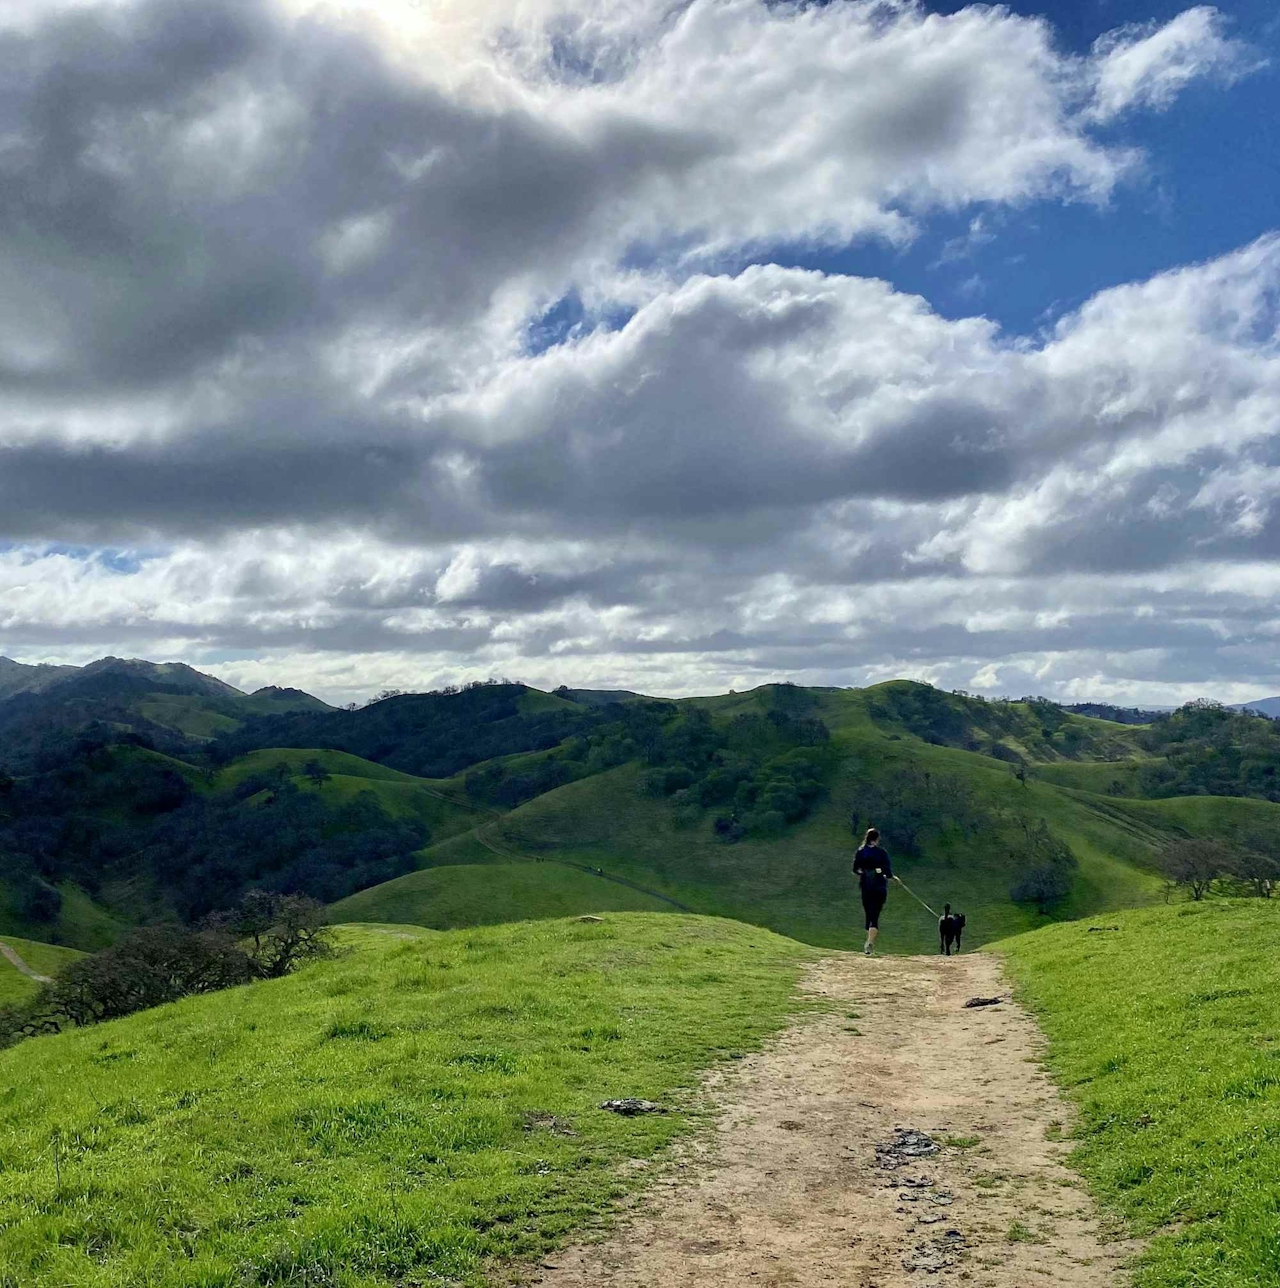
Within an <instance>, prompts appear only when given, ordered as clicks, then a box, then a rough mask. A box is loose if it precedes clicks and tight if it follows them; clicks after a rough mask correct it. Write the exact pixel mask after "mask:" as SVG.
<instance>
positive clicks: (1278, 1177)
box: [1000, 900, 1280, 1288]
mask: <svg viewBox="0 0 1280 1288" xmlns="http://www.w3.org/2000/svg"><path fill="white" fill-rule="evenodd" d="M1095 927H1096V929H1095ZM1277 944H1280V901H1277V902H1272V901H1261V900H1250V901H1247V902H1244V901H1211V902H1204V903H1187V904H1179V905H1175V906H1172V907H1168V908H1153V909H1148V910H1143V911H1138V912H1127V913H1121V914H1110V915H1108V916H1107V917H1106V918H1103V919H1099V920H1097V921H1094V922H1088V921H1086V922H1080V923H1074V924H1071V925H1061V926H1052V927H1049V928H1046V929H1044V930H1039V931H1036V932H1035V933H1034V934H1030V935H1026V936H1021V937H1019V938H1016V939H1012V940H1009V941H1008V942H1007V943H1004V944H1001V945H1000V949H1001V951H1002V952H1003V953H1005V954H1006V956H1007V958H1008V960H1009V962H1010V966H1011V969H1012V971H1013V973H1014V976H1015V978H1016V979H1017V981H1018V983H1019V986H1020V989H1021V991H1022V993H1023V995H1024V996H1025V998H1026V1000H1027V1001H1028V1002H1030V1004H1031V1005H1032V1007H1033V1008H1034V1009H1035V1011H1036V1012H1037V1014H1038V1015H1039V1017H1040V1020H1041V1023H1042V1024H1043V1026H1044V1028H1045V1030H1046V1032H1047V1033H1048V1036H1049V1041H1050V1050H1049V1057H1050V1064H1051V1066H1052V1068H1053V1070H1054V1071H1055V1073H1056V1074H1057V1076H1058V1078H1059V1079H1060V1081H1061V1082H1062V1083H1063V1085H1064V1086H1065V1087H1066V1088H1067V1090H1068V1092H1069V1093H1070V1095H1071V1096H1072V1098H1073V1099H1074V1100H1075V1101H1076V1102H1077V1104H1078V1105H1079V1107H1080V1114H1081V1121H1080V1126H1079V1129H1078V1132H1077V1136H1078V1140H1079V1144H1078V1147H1077V1149H1076V1151H1075V1154H1074V1156H1073V1157H1074V1161H1075V1164H1076V1166H1077V1167H1078V1168H1079V1169H1080V1170H1081V1171H1082V1172H1083V1173H1084V1174H1085V1176H1086V1177H1087V1178H1088V1179H1089V1181H1090V1183H1091V1185H1092V1187H1093V1189H1094V1191H1095V1193H1097V1194H1098V1196H1099V1197H1100V1198H1101V1199H1102V1200H1103V1201H1104V1203H1106V1204H1107V1205H1108V1206H1110V1207H1111V1208H1112V1209H1113V1210H1114V1211H1116V1212H1118V1213H1120V1214H1121V1215H1122V1216H1123V1217H1124V1218H1125V1219H1126V1220H1127V1221H1128V1222H1130V1224H1131V1225H1132V1227H1133V1228H1134V1229H1135V1230H1136V1231H1137V1232H1139V1233H1144V1234H1145V1233H1151V1232H1156V1237H1155V1238H1154V1239H1153V1240H1152V1242H1151V1244H1150V1247H1149V1249H1148V1251H1147V1252H1146V1254H1145V1255H1144V1257H1143V1259H1142V1266H1141V1270H1140V1271H1139V1273H1138V1275H1137V1278H1136V1281H1135V1283H1136V1288H1193V1286H1197V1288H1198V1286H1201V1285H1213V1288H1256V1286H1257V1285H1261V1284H1275V1283H1280V958H1278V957H1277V953H1276V948H1277Z"/></svg>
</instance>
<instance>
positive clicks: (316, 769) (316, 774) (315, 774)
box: [302, 756, 332, 791]
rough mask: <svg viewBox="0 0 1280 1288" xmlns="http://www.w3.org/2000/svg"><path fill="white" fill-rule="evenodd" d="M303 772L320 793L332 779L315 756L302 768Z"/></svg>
mask: <svg viewBox="0 0 1280 1288" xmlns="http://www.w3.org/2000/svg"><path fill="white" fill-rule="evenodd" d="M302 772H303V773H304V774H305V775H306V776H307V777H308V778H309V779H311V781H312V782H313V783H314V784H315V787H316V791H319V790H320V789H321V788H322V787H323V786H324V785H325V783H327V782H328V781H329V779H330V778H331V777H332V775H331V774H330V773H329V771H328V770H327V769H326V768H325V767H324V765H322V764H321V763H320V761H319V760H317V759H316V758H315V757H314V756H312V757H311V759H310V760H308V761H307V763H306V764H305V765H303V766H302Z"/></svg>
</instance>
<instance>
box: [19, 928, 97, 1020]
mask: <svg viewBox="0 0 1280 1288" xmlns="http://www.w3.org/2000/svg"><path fill="white" fill-rule="evenodd" d="M0 938H3V939H4V942H5V943H6V944H8V945H9V947H10V948H12V949H13V951H14V952H15V953H17V954H18V956H19V957H21V958H22V960H23V961H24V962H26V963H27V965H28V966H30V967H31V969H32V970H33V971H35V972H36V974H38V975H53V974H55V973H56V972H57V971H59V970H60V969H61V968H62V967H63V966H65V965H66V964H67V963H68V962H70V961H74V960H75V959H76V958H77V957H79V956H80V954H79V953H78V952H76V951H75V950H74V949H72V948H59V947H57V946H56V945H54V944H42V943H40V942H38V941H37V940H34V939H18V938H17V937H16V936H13V935H4V936H0ZM39 987H40V985H39V984H37V983H36V982H35V980H33V979H31V977H30V976H28V975H24V974H23V973H22V972H21V971H20V970H19V969H18V968H17V967H16V966H15V965H14V964H13V963H12V962H11V961H10V960H9V959H8V958H7V957H4V956H0V1006H13V1005H15V1004H16V1003H19V1002H25V1001H26V1000H27V999H28V998H30V997H32V996H34V994H35V992H36V990H37V989H38V988H39Z"/></svg>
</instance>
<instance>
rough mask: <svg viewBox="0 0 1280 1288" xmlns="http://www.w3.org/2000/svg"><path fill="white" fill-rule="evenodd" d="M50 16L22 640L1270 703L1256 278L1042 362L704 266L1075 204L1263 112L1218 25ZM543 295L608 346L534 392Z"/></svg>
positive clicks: (1278, 376) (1267, 302)
mask: <svg viewBox="0 0 1280 1288" xmlns="http://www.w3.org/2000/svg"><path fill="white" fill-rule="evenodd" d="M73 7H75V8H76V9H77V10H78V12H77V16H76V20H75V22H74V23H70V22H68V21H67V20H66V18H65V11H67V10H68V6H65V5H62V6H58V5H45V6H43V7H41V6H34V7H33V6H25V7H22V8H21V12H19V11H18V10H12V12H13V13H17V14H18V17H17V18H16V19H13V18H12V17H11V16H10V15H11V9H9V8H0V42H5V44H4V51H5V53H6V55H7V57H6V59H0V69H2V70H0V78H5V79H3V81H2V83H0V90H3V93H0V139H3V140H4V141H5V142H4V147H3V150H0V213H4V212H6V211H8V212H10V213H12V212H15V211H16V212H21V219H20V220H19V219H17V216H16V215H15V217H14V220H11V221H10V222H9V223H4V222H0V284H2V285H3V288H4V289H3V291H0V514H3V523H2V524H0V538H4V539H7V540H9V541H10V542H11V545H10V546H8V547H6V548H0V651H9V652H11V653H14V654H18V655H20V656H22V657H24V658H37V657H41V656H50V655H55V654H56V655H59V656H73V657H84V656H89V655H90V654H92V653H94V652H105V651H113V652H136V653H147V654H152V655H181V656H184V657H186V658H187V659H189V660H191V661H194V662H197V663H202V664H205V665H208V666H209V667H210V668H211V669H213V670H215V671H216V672H217V673H218V674H220V675H222V676H224V678H227V679H229V680H232V681H233V682H236V683H242V684H257V683H266V682H290V683H298V684H303V685H308V686H312V687H315V688H317V689H319V690H320V691H322V692H323V693H325V694H326V695H327V696H332V697H339V698H345V697H350V696H359V695H361V694H363V693H367V692H369V691H372V690H376V689H378V688H381V687H384V686H390V687H418V686H421V685H428V684H433V683H441V682H447V681H453V680H458V679H467V678H475V677H476V676H478V675H479V676H482V675H486V674H490V673H497V674H503V673H505V674H516V675H520V676H522V677H523V678H526V679H528V680H531V681H541V682H544V683H559V682H561V681H568V682H571V683H583V684H597V685H599V686H601V687H631V688H641V689H644V688H650V689H654V690H657V691H664V692H673V691H675V692H688V691H696V690H703V691H705V690H709V689H714V688H720V687H729V686H735V687H742V686H743V685H744V684H745V683H748V682H750V681H752V680H753V679H754V680H756V681H760V680H764V679H770V678H778V677H779V676H783V675H788V674H791V675H795V676H796V677H797V678H808V679H812V680H816V681H826V682H840V683H854V682H863V681H866V680H868V679H871V678H875V677H879V676H883V675H886V674H894V673H906V674H918V675H925V676H930V677H934V678H938V679H940V680H943V681H946V682H950V683H957V684H981V685H987V684H990V685H991V686H994V685H996V684H999V685H1002V686H1011V687H1015V688H1016V687H1017V686H1018V685H1022V684H1025V685H1026V686H1027V687H1028V688H1031V687H1036V686H1041V685H1043V686H1050V685H1056V686H1059V688H1061V689H1062V690H1063V691H1066V689H1065V687H1064V686H1067V685H1069V683H1070V681H1071V676H1072V675H1073V674H1076V675H1079V674H1085V675H1091V676H1093V675H1096V676H1099V677H1110V678H1109V679H1106V683H1107V684H1111V685H1116V686H1121V687H1123V686H1124V685H1126V684H1128V685H1130V686H1131V688H1132V690H1133V691H1134V692H1138V691H1140V690H1141V686H1142V685H1144V684H1147V683H1148V682H1154V680H1153V678H1152V677H1154V676H1156V675H1157V674H1159V675H1163V676H1164V677H1165V678H1166V679H1167V680H1168V682H1169V683H1170V684H1179V683H1184V682H1185V683H1190V682H1191V681H1190V680H1188V679H1185V677H1183V676H1181V675H1180V673H1179V667H1180V666H1181V665H1182V664H1183V663H1182V661H1180V659H1188V658H1191V657H1198V658H1200V659H1201V664H1202V665H1203V659H1205V658H1212V659H1217V661H1216V662H1215V664H1217V665H1221V666H1222V667H1224V668H1230V667H1237V668H1245V667H1248V668H1252V671H1251V674H1263V673H1264V672H1265V673H1266V674H1270V671H1269V668H1270V665H1271V663H1270V662H1269V660H1267V659H1269V657H1270V653H1269V652H1268V651H1267V650H1266V649H1265V648H1264V646H1263V644H1261V643H1258V644H1257V645H1256V652H1255V653H1253V654H1251V653H1250V649H1251V648H1254V645H1253V644H1251V643H1250V641H1258V640H1262V639H1263V638H1264V636H1265V637H1266V638H1268V639H1269V638H1270V637H1269V636H1267V635H1266V632H1267V631H1269V630H1271V629H1272V628H1271V626H1270V625H1269V623H1270V621H1271V615H1270V610H1269V608H1268V607H1267V603H1266V601H1267V599H1268V597H1269V596H1270V595H1272V594H1273V592H1274V587H1273V585H1272V580H1271V579H1270V578H1269V577H1268V576H1266V575H1264V574H1263V573H1262V572H1261V571H1259V570H1261V569H1265V568H1267V567H1269V566H1270V565H1269V563H1268V561H1269V560H1270V559H1271V558H1272V557H1273V556H1274V554H1275V553H1276V546H1277V524H1276V523H1275V522H1274V521H1273V519H1272V511H1273V507H1274V504H1275V498H1276V495H1277V493H1278V492H1280V487H1278V486H1277V484H1276V482H1275V479H1276V476H1277V471H1280V460H1277V459H1275V456H1276V454H1275V451H1274V447H1273V444H1274V439H1275V427H1276V425H1277V423H1280V367H1278V365H1277V364H1278V363H1280V359H1278V358H1277V353H1276V346H1275V322H1276V317H1275V305H1274V299H1275V291H1276V290H1277V287H1278V286H1280V241H1277V239H1275V238H1264V239H1262V240H1260V241H1258V242H1256V243H1254V244H1253V245H1251V246H1248V247H1245V248H1242V249H1241V250H1240V251H1238V252H1237V253H1235V254H1233V255H1228V256H1224V257H1222V258H1220V259H1218V260H1216V261H1213V262H1211V263H1207V264H1202V265H1196V266H1191V267H1188V268H1185V269H1182V270H1178V271H1176V272H1171V273H1166V274H1161V275H1158V276H1156V277H1154V278H1153V279H1151V280H1149V281H1146V282H1139V283H1135V284H1133V285H1131V286H1126V287H1122V288H1119V289H1116V290H1112V291H1106V292H1103V293H1100V294H1099V295H1097V296H1095V297H1094V298H1093V299H1091V300H1089V301H1087V302H1086V303H1085V304H1084V306H1083V307H1082V308H1081V309H1079V310H1078V311H1077V312H1076V313H1075V314H1073V315H1071V316H1070V317H1068V318H1066V319H1064V320H1063V321H1062V322H1061V323H1060V324H1059V325H1058V326H1057V327H1056V329H1055V330H1054V331H1053V333H1052V334H1050V335H1049V336H1047V337H1046V338H1044V339H1043V340H1042V341H1036V342H1032V341H1030V340H1019V339H1014V338H1011V337H1007V336H1004V335H1002V334H1001V333H1000V331H999V329H998V328H997V327H996V326H995V325H994V324H993V323H992V322H990V321H989V320H987V319H985V318H982V317H970V318H962V319H958V320H957V319H948V318H945V317H943V316H941V315H940V314H939V313H938V312H936V311H935V310H934V309H933V308H932V307H931V306H930V304H929V303H928V302H927V301H926V300H924V299H922V298H920V297H918V296H914V295H908V294H905V293H903V292H901V291H897V290H895V289H894V288H893V287H892V286H891V285H890V284H888V283H885V282H880V281H872V280H865V279H858V278H853V277H847V276H838V275H825V274H822V273H817V272H802V271H799V270H794V269H787V268H782V267H779V266H777V265H773V264H764V265H760V266H756V267H751V268H748V269H746V270H744V271H738V270H737V269H736V268H734V269H732V270H729V269H726V268H725V265H726V264H728V265H733V264H736V263H738V262H740V260H741V257H742V256H744V255H747V254H755V255H758V256H762V257H763V256H766V255H767V252H768V250H769V248H770V247H776V246H777V245H778V244H779V243H783V242H798V243H804V244H807V245H816V244H829V245H838V246H844V245H846V244H848V243H851V242H853V241H856V240H857V239H859V238H868V237H875V238H881V239H885V240H887V241H889V242H891V243H894V242H897V243H901V242H904V241H906V240H909V239H910V238H911V237H913V236H914V235H915V234H916V232H917V230H918V229H919V228H920V227H922V226H924V225H925V224H927V222H928V220H929V219H930V218H931V216H932V215H933V214H934V213H935V212H937V211H938V210H941V209H946V210H957V211H959V210H963V211H964V212H965V217H966V218H967V219H968V221H969V222H968V227H969V233H968V236H967V237H966V238H964V239H961V240H960V241H957V242H956V243H955V244H954V245H953V246H952V247H951V250H950V252H948V254H949V255H950V257H952V258H960V257H963V255H964V254H966V253H967V252H969V251H971V250H973V249H974V248H975V247H977V246H978V245H980V244H982V243H983V242H984V241H985V240H986V239H987V238H989V237H991V236H992V235H993V230H998V229H999V228H1000V227H1002V223H1001V220H1006V219H1008V218H1009V217H1010V216H1009V213H1008V212H1009V211H1010V210H1013V209H1017V208H1020V207H1021V206H1023V205H1024V204H1025V203H1027V202H1029V201H1033V200H1045V199H1053V200H1067V201H1079V200H1083V201H1097V202H1102V201H1104V200H1105V199H1106V198H1107V196H1108V195H1109V194H1110V193H1111V192H1112V191H1113V190H1114V188H1115V186H1116V185H1117V183H1119V182H1120V181H1121V180H1122V178H1123V177H1124V176H1125V175H1126V174H1128V173H1129V172H1130V171H1131V170H1132V169H1133V168H1134V165H1135V161H1136V159H1137V158H1136V154H1135V153H1134V152H1133V150H1132V149H1131V148H1129V147H1128V146H1127V145H1126V144H1125V143H1124V141H1123V139H1121V140H1120V141H1119V142H1111V141H1109V140H1107V141H1104V140H1102V139H1100V138H1099V137H1098V136H1097V135H1096V134H1095V133H1094V132H1093V131H1094V128H1095V126H1096V125H1097V124H1098V123H1099V122H1100V121H1102V120H1103V119H1104V118H1105V119H1106V120H1111V119H1112V118H1115V117H1116V116H1117V115H1118V114H1119V113H1121V112H1122V111H1123V110H1124V109H1126V108H1128V107H1134V106H1151V107H1162V106H1165V105H1167V103H1168V102H1169V101H1170V100H1171V98H1172V96H1173V95H1174V94H1176V93H1177V92H1178V91H1179V90H1180V89H1181V88H1182V87H1183V86H1184V85H1186V84H1188V83H1189V82H1190V80H1191V79H1193V78H1194V77H1196V76H1217V77H1222V76H1224V75H1228V74H1230V75H1235V74H1238V73H1239V72H1241V71H1242V70H1243V69H1244V67H1245V65H1246V63H1245V58H1244V55H1243V54H1242V53H1241V51H1240V50H1239V48H1238V47H1237V46H1235V45H1233V44H1232V43H1231V42H1230V41H1229V40H1228V38H1227V37H1226V36H1225V35H1224V34H1223V30H1224V29H1223V26H1222V22H1221V19H1220V18H1219V16H1218V15H1217V14H1216V11H1213V10H1207V9H1192V10H1189V11H1187V13H1185V14H1183V15H1181V16H1180V17H1178V18H1176V19H1174V20H1173V21H1172V22H1171V23H1169V24H1167V25H1166V26H1165V27H1162V28H1150V29H1149V28H1144V29H1142V30H1141V31H1137V30H1131V29H1125V30H1124V31H1121V32H1120V33H1117V34H1115V35H1114V36H1113V37H1112V38H1111V39H1109V40H1108V41H1105V42H1103V43H1102V44H1101V45H1100V46H1099V47H1098V48H1097V49H1096V50H1095V51H1094V53H1093V55H1092V56H1091V57H1089V58H1084V59H1080V58H1075V57H1072V56H1069V55H1067V54H1064V53H1062V52H1061V51H1060V49H1059V47H1058V46H1057V45H1056V44H1055V42H1054V38H1053V36H1054V33H1053V32H1052V29H1051V28H1050V27H1049V26H1048V25H1047V24H1046V23H1044V22H1042V21H1039V20H1033V19H1028V18H1024V17H1019V16H1017V15H1015V14H1013V13H1011V12H1010V11H1008V10H1007V9H1004V8H1000V7H976V6H975V7H972V8H969V9H966V10H963V11H961V12H959V13H956V14H952V15H948V16H941V15H933V14H928V13H926V12H925V10H924V9H923V8H922V7H918V6H916V5H913V4H908V3H890V4H884V3H870V2H868V3H863V2H862V0H836V2H835V3H831V4H827V5H789V4H765V3H763V0H690V2H688V3H678V4H677V3H672V4H669V5H662V4H652V3H649V0H643V2H642V0H596V2H594V3H586V2H585V0H517V2H515V3H498V0H485V2H484V3H481V2H480V0H465V2H464V0H432V3H430V4H427V3H422V4H417V3H409V2H408V0H405V2H404V3H399V2H397V3H392V2H391V0H381V2H380V3H378V4H377V5H373V4H365V3H354V4H353V3H345V4H342V5H338V4H329V3H325V4H321V5H317V4H314V3H311V0H287V2H286V0H279V3H277V2H276V0H271V2H270V3H268V2H267V0H261V2H258V3H255V2H254V0H234V2H232V0H209V3H207V4H204V5H202V6H200V7H199V11H198V14H196V11H194V10H193V9H192V8H191V6H190V5H188V4H186V3H177V2H176V0H145V2H144V0H136V2H135V0H120V2H119V3H115V4H113V5H112V6H110V7H105V6H102V5H94V4H89V3H86V4H81V5H78V6H73ZM193 14H196V17H193ZM33 15H35V16H33ZM197 19H198V20H197ZM86 32H89V33H90V35H91V36H92V37H93V38H92V39H89V38H87V37H86V35H85V33H86ZM48 68H61V69H63V70H62V71H60V72H59V73H58V75H59V76H62V77H64V78H70V81H64V80H58V79H57V78H56V77H54V76H53V73H52V72H49V73H48V74H47V75H46V73H45V70H44V69H48ZM24 69H25V70H24ZM71 82H74V83H75V84H76V85H77V86H78V90H77V93H76V94H74V95H60V94H59V93H58V92H56V91H57V86H58V85H59V84H63V83H71ZM40 113H43V115H40ZM55 178H56V182H53V179H55ZM975 207H980V208H981V209H979V210H975V209H974V208H975ZM19 226H21V228H23V229H24V230H26V231H25V232H24V233H23V235H22V236H17V235H14V234H12V233H10V232H6V231H3V230H5V229H12V228H16V227H19ZM32 229H34V230H35V231H34V232H32V231H31V230H32ZM980 286H981V283H976V284H975V291H976V289H978V288H980ZM575 292H576V294H577V297H578V298H579V299H580V300H581V302H582V305H583V307H584V308H585V309H586V310H587V312H588V314H589V315H590V316H591V318H593V319H594V320H596V321H598V320H600V319H602V318H610V319H612V320H611V321H610V322H609V324H608V326H604V325H602V326H600V327H599V328H598V329H594V330H593V329H592V325H590V324H589V325H587V326H584V327H583V328H582V330H581V331H580V332H579V333H577V334H576V335H575V336H574V338H573V339H571V340H570V341H569V342H567V343H562V344H559V345H556V346H554V347H552V348H550V349H549V350H548V351H546V352H542V353H536V354H534V353H529V352H527V351H526V341H527V338H528V327H529V323H530V318H531V317H533V316H537V315H539V314H540V313H541V312H542V311H543V310H545V309H546V308H547V307H548V306H549V305H551V304H553V303H554V302H555V301H557V300H559V299H562V298H564V297H572V295H573V293H575ZM628 319H629V320H628ZM624 323H625V324H624ZM54 541H56V542H63V543H68V542H74V543H80V544H81V545H83V546H85V547H87V548H88V549H87V550H82V549H75V550H72V551H68V549H67V548H66V547H65V546H56V547H55V546H50V545H49V544H48V543H50V542H54ZM104 546H105V547H111V548H124V549H125V550H126V551H133V550H135V549H136V550H138V551H139V552H140V564H139V566H138V567H137V569H136V571H128V572H121V571H119V568H120V567H121V566H124V567H126V568H128V567H130V566H131V565H130V564H128V562H127V561H126V562H125V564H123V565H121V564H120V563H119V561H112V560H104V559H102V558H99V557H97V555H96V554H95V553H94V552H95V551H96V550H97V549H98V548H99V547H104ZM1231 569H1237V570H1242V569H1247V571H1237V572H1235V573H1231V572H1230V570H1231ZM1224 623H1226V624H1227V629H1229V631H1231V632H1233V635H1232V638H1233V639H1234V640H1236V641H1242V642H1243V643H1242V645H1241V648H1240V649H1239V650H1237V651H1236V652H1235V653H1234V654H1233V655H1232V657H1231V659H1229V660H1222V655H1221V654H1220V653H1218V652H1215V651H1214V650H1215V649H1216V647H1217V645H1216V643H1213V642H1210V643H1206V641H1211V640H1212V641H1216V640H1217V639H1218V638H1219V636H1220V634H1221V631H1222V630H1223V629H1224V627H1223V624H1224ZM1188 664H1189V663H1188ZM1073 667H1074V668H1076V670H1075V671H1074V672H1073V671H1072V668H1073ZM1228 678H1229V677H1228ZM1102 682H1103V681H1102V680H1100V681H1099V683H1102ZM1229 682H1230V683H1236V681H1235V680H1233V679H1230V681H1229ZM1240 682H1241V683H1243V681H1240ZM1107 691H1108V692H1111V691H1113V690H1110V689H1109V690H1107ZM1115 691H1118V690H1115Z"/></svg>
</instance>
